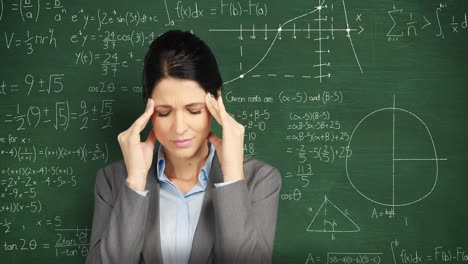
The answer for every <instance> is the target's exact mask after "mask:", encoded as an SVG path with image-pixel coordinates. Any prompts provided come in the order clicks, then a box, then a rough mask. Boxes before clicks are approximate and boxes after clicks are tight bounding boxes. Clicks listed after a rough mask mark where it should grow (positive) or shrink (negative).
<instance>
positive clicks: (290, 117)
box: [289, 112, 293, 121]
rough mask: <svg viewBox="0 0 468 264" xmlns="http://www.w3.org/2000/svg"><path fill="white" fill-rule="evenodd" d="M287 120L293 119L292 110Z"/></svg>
mask: <svg viewBox="0 0 468 264" xmlns="http://www.w3.org/2000/svg"><path fill="white" fill-rule="evenodd" d="M289 120H291V121H293V119H292V112H290V113H289Z"/></svg>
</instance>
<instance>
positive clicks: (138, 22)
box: [136, 10, 140, 26]
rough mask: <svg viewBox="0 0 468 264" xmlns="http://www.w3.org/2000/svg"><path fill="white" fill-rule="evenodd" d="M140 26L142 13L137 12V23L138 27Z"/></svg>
mask: <svg viewBox="0 0 468 264" xmlns="http://www.w3.org/2000/svg"><path fill="white" fill-rule="evenodd" d="M138 24H140V11H138V10H137V23H136V25H137V26H138Z"/></svg>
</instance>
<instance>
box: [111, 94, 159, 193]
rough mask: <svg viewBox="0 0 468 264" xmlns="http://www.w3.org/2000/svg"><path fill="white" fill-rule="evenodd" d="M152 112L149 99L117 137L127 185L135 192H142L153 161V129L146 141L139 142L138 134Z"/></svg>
mask: <svg viewBox="0 0 468 264" xmlns="http://www.w3.org/2000/svg"><path fill="white" fill-rule="evenodd" d="M153 112H154V101H153V99H151V98H149V99H148V102H147V104H146V109H145V112H144V113H143V114H142V115H141V116H140V117H139V118H138V119H137V120H136V121H135V122H134V123H133V124H132V125H131V126H130V127H129V128H128V129H127V130H125V131H123V132H121V133H120V134H119V135H118V136H117V140H118V141H119V144H120V149H121V150H122V154H123V156H124V160H125V166H126V167H127V185H128V187H130V188H131V189H133V190H135V191H144V190H145V186H146V176H147V174H148V171H149V169H150V167H151V162H152V161H153V151H154V145H155V144H156V135H155V134H154V131H153V129H151V132H150V134H149V135H148V138H147V139H146V141H144V142H141V140H140V133H141V131H143V129H145V127H146V124H148V121H149V120H150V118H151V116H152V115H153Z"/></svg>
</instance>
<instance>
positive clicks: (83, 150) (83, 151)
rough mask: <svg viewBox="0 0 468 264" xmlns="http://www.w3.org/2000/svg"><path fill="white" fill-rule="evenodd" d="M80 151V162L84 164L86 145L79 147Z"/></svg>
mask: <svg viewBox="0 0 468 264" xmlns="http://www.w3.org/2000/svg"><path fill="white" fill-rule="evenodd" d="M80 150H81V160H83V161H84V162H85V163H86V144H84V145H83V147H80Z"/></svg>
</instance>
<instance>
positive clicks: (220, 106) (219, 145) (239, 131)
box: [205, 93, 245, 182]
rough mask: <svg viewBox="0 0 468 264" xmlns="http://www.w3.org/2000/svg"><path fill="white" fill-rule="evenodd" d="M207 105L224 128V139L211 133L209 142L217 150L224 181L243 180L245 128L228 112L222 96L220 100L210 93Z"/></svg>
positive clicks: (206, 98) (206, 101)
mask: <svg viewBox="0 0 468 264" xmlns="http://www.w3.org/2000/svg"><path fill="white" fill-rule="evenodd" d="M205 103H206V106H207V108H208V110H209V111H210V113H211V114H212V115H213V116H214V118H215V119H216V121H217V122H218V123H219V125H220V126H221V127H222V139H220V138H218V137H217V136H216V135H215V134H214V133H213V132H211V133H210V134H209V136H208V141H210V142H211V144H213V145H214V147H215V149H216V152H217V155H218V159H219V162H220V163H221V169H222V171H223V174H224V181H225V182H229V181H235V180H243V179H244V132H245V128H244V126H243V125H241V124H239V123H237V121H236V120H234V118H232V116H230V115H229V113H227V112H226V108H224V103H223V98H222V95H221V94H220V95H219V96H218V99H215V98H214V97H213V96H212V95H211V94H210V93H207V94H206V96H205Z"/></svg>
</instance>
